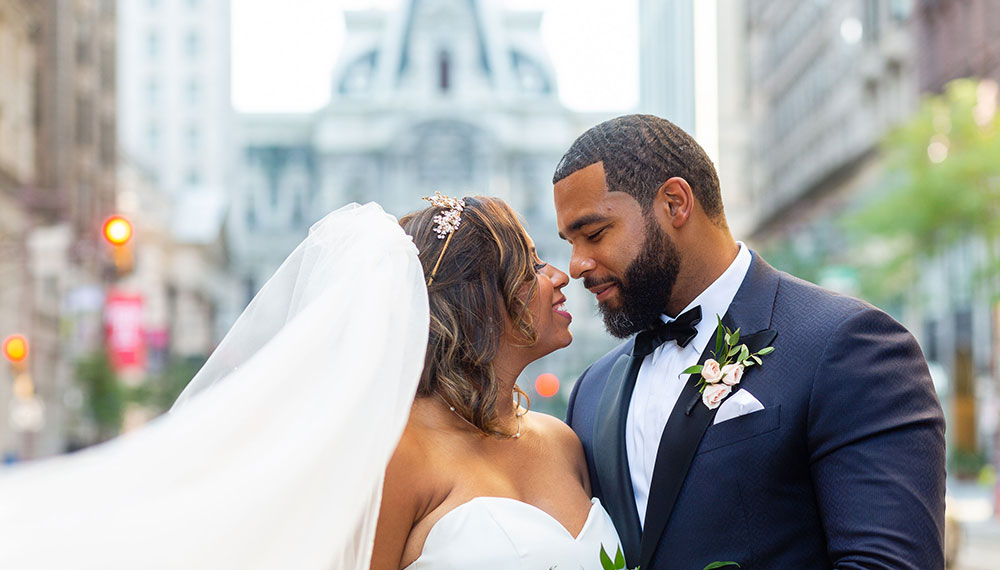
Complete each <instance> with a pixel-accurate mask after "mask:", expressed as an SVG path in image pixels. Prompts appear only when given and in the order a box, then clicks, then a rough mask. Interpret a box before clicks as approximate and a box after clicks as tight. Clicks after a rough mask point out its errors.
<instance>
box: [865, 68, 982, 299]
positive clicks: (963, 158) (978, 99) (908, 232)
mask: <svg viewBox="0 0 1000 570" xmlns="http://www.w3.org/2000/svg"><path fill="white" fill-rule="evenodd" d="M882 151H883V155H884V157H885V160H886V163H885V175H884V177H883V178H882V180H881V184H880V188H879V189H878V192H877V193H873V195H872V196H871V197H870V199H869V200H867V202H866V203H865V204H864V205H863V206H862V207H861V208H860V209H859V210H858V211H856V212H855V213H854V214H853V215H851V216H849V217H848V219H847V227H848V229H849V230H851V231H852V233H854V234H855V235H856V236H859V237H861V238H862V239H871V238H880V239H882V240H887V243H889V244H891V247H890V248H889V249H890V250H891V251H892V254H893V255H891V256H890V258H889V259H882V260H879V264H878V265H880V267H877V268H876V269H880V271H878V272H879V273H881V274H882V275H881V276H882V277H883V278H885V279H887V280H888V281H889V282H892V281H893V279H895V281H896V282H897V285H902V284H903V283H905V282H907V281H908V280H909V278H910V277H912V276H914V275H915V274H916V272H915V270H916V267H915V264H916V263H918V261H919V260H920V259H921V258H924V259H927V258H932V257H934V256H937V255H939V254H941V253H942V252H946V251H948V250H949V249H950V248H952V247H954V246H955V245H956V244H961V243H970V242H972V243H977V244H981V245H982V247H983V248H984V249H985V251H986V258H987V262H986V264H985V265H984V266H983V267H980V268H979V271H980V276H986V277H994V278H995V277H996V276H998V275H1000V265H998V256H997V242H998V237H1000V114H998V113H997V85H996V83H994V82H991V81H976V80H972V79H960V80H956V81H953V82H951V83H949V84H948V85H947V86H946V88H945V91H944V93H942V94H940V95H935V96H931V97H928V98H926V99H925V100H924V101H923V103H922V105H921V106H920V109H919V110H918V112H917V113H916V114H915V115H914V116H913V117H912V118H911V119H910V120H909V121H907V122H905V123H904V124H902V125H900V126H899V127H898V128H896V129H895V130H893V131H891V132H890V133H889V134H888V135H887V136H886V138H885V140H884V141H883V145H882Z"/></svg>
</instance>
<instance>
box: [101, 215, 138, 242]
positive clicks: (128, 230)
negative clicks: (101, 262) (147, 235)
mask: <svg viewBox="0 0 1000 570" xmlns="http://www.w3.org/2000/svg"><path fill="white" fill-rule="evenodd" d="M103 233H104V239H106V240H107V241H108V243H110V244H111V245H114V246H123V245H125V244H126V243H128V240H130V239H131V238H132V223H131V222H129V221H128V220H127V219H126V218H124V217H123V216H111V217H110V218H108V219H107V220H105V221H104V229H103Z"/></svg>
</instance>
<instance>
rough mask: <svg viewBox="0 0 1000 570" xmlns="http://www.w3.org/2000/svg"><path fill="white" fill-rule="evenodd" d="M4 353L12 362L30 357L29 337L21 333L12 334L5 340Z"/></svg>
mask: <svg viewBox="0 0 1000 570" xmlns="http://www.w3.org/2000/svg"><path fill="white" fill-rule="evenodd" d="M3 355H4V358H6V359H7V360H9V361H11V362H12V363H18V362H23V361H24V359H25V358H27V357H28V339H26V338H24V336H23V335H19V334H12V335H10V336H9V337H7V338H6V339H4V341H3Z"/></svg>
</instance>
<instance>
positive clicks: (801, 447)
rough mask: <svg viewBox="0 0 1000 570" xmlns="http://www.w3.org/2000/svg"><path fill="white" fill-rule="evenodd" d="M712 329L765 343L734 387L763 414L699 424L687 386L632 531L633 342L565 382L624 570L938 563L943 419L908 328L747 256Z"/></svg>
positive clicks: (707, 418) (703, 419)
mask: <svg viewBox="0 0 1000 570" xmlns="http://www.w3.org/2000/svg"><path fill="white" fill-rule="evenodd" d="M705 318H706V319H711V320H713V321H714V320H715V316H714V315H706V316H705ZM725 322H727V323H728V324H729V325H730V328H734V327H740V329H741V337H742V339H743V340H744V341H745V342H748V344H756V346H751V348H752V349H759V348H762V347H763V346H767V345H768V344H770V345H771V346H774V348H775V351H774V352H773V353H771V354H770V355H767V356H765V357H763V366H760V367H757V366H754V367H751V368H748V369H747V371H746V373H745V375H744V377H743V380H742V382H741V384H740V387H741V388H742V389H747V390H749V391H750V392H751V393H752V394H753V395H754V396H755V397H756V398H757V399H758V400H759V401H760V402H761V403H762V404H763V405H764V409H763V410H760V411H756V412H752V413H750V414H747V415H744V416H741V417H737V418H734V419H731V420H728V421H725V422H721V423H719V424H718V425H711V420H712V418H713V417H714V415H715V411H709V410H708V408H707V407H705V406H704V405H703V404H701V403H700V400H699V399H698V395H697V391H696V390H695V388H694V384H693V379H692V380H691V381H689V383H688V386H687V388H685V392H684V393H682V395H681V398H680V399H679V400H678V403H677V405H676V406H675V407H674V409H673V412H672V414H671V416H670V418H669V419H668V421H667V427H666V428H665V429H664V435H663V439H662V440H661V444H660V447H659V451H658V455H657V460H656V465H655V468H654V471H653V479H652V483H651V490H650V497H649V507H648V509H647V512H646V519H645V529H644V530H641V529H640V524H639V517H638V513H637V512H636V506H635V501H634V498H633V495H632V483H631V478H630V476H629V470H628V461H627V457H626V452H625V433H624V431H625V421H624V418H625V412H626V411H627V408H628V405H629V399H630V397H631V390H632V387H633V386H634V372H635V371H634V370H633V371H629V370H628V368H629V367H630V363H629V361H630V358H629V356H630V354H631V350H632V345H633V340H629V341H627V342H625V343H623V344H622V345H621V346H619V347H618V348H616V349H615V350H613V351H611V352H610V353H608V354H607V355H605V356H604V357H603V358H601V359H600V360H599V361H597V362H596V363H594V364H593V365H592V366H591V367H590V368H588V369H587V370H586V371H585V372H584V373H583V374H582V375H581V377H580V379H579V380H578V381H577V383H576V385H575V386H574V388H573V393H572V395H571V397H570V402H569V410H568V415H567V423H569V425H570V426H571V427H572V428H573V429H574V430H575V431H576V433H577V435H578V436H579V437H580V440H581V441H582V443H583V447H584V450H585V452H586V455H587V463H588V466H589V468H590V477H591V481H592V484H593V489H594V493H595V495H596V496H597V497H599V498H600V499H601V501H602V502H603V503H604V505H605V507H606V508H607V509H608V511H609V512H610V514H611V516H612V519H613V520H614V523H615V526H616V527H617V528H618V531H619V534H620V535H621V537H622V542H623V546H624V548H625V551H626V558H627V561H628V563H629V567H634V566H635V565H637V564H641V566H642V570H700V569H701V568H703V567H704V566H705V565H706V564H708V563H710V562H713V561H716V560H732V561H736V562H739V563H740V564H741V565H742V567H743V568H744V569H774V570H817V569H826V568H835V569H845V570H846V569H861V568H864V569H893V570H903V569H912V570H939V569H943V568H944V557H943V541H944V537H943V535H944V530H943V529H944V493H945V467H944V465H945V459H944V454H945V450H944V417H943V414H942V411H941V406H940V403H939V402H938V399H937V396H936V394H935V392H934V388H933V385H932V383H931V379H930V374H929V373H928V371H927V365H926V363H925V361H924V358H923V355H922V353H921V351H920V348H919V347H918V346H917V343H916V341H915V340H914V339H913V337H912V336H911V335H910V334H909V333H908V332H907V331H906V329H904V328H903V327H902V325H900V324H899V323H897V322H896V321H894V320H893V319H892V318H890V317H889V316H888V315H886V314H885V313H883V312H882V311H879V310H878V309H876V308H874V307H872V306H871V305H868V304H866V303H864V302H862V301H858V300H856V299H852V298H849V297H843V296H839V295H835V294H833V293H830V292H828V291H825V290H823V289H820V288H818V287H816V286H814V285H812V284H809V283H806V282H804V281H802V280H799V279H796V278H795V277H792V276H790V275H788V274H786V273H782V272H779V271H776V270H775V269H773V268H772V267H771V266H769V265H768V264H767V263H766V262H764V261H763V260H762V259H761V258H760V257H759V256H758V255H756V254H754V255H753V261H752V262H751V265H750V270H749V272H748V274H747V277H746V279H744V281H743V283H742V285H741V286H740V289H739V291H738V292H737V294H736V297H735V298H734V300H733V303H732V305H730V308H729V312H728V313H727V314H726V315H725ZM754 333H757V334H754ZM710 345H711V346H709V347H708V349H706V352H705V354H703V355H702V361H704V360H705V359H706V358H708V357H710V356H711V355H710V353H709V352H708V351H709V350H711V349H714V342H713V343H710ZM630 372H631V376H630ZM630 378H631V379H630Z"/></svg>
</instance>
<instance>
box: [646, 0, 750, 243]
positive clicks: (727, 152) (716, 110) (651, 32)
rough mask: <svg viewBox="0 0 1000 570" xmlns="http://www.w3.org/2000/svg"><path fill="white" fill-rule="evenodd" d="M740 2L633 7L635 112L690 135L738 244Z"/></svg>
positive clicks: (742, 79)
mask: <svg viewBox="0 0 1000 570" xmlns="http://www.w3.org/2000/svg"><path fill="white" fill-rule="evenodd" d="M746 10H747V3H746V1H745V0H698V1H695V0H639V108H638V112H640V113H649V114H652V115H656V116H658V117H663V118H665V119H668V120H670V121H671V122H673V123H674V124H676V125H677V126H679V127H681V128H682V129H684V130H685V131H687V132H689V133H691V134H692V135H694V137H695V139H696V140H697V141H698V143H699V144H700V145H701V146H702V147H703V148H704V149H705V152H706V153H708V155H709V157H711V159H712V161H713V162H714V163H715V168H716V170H717V171H718V173H719V183H720V185H721V186H722V188H723V201H724V204H725V209H726V218H727V220H728V222H729V225H730V227H731V228H732V230H733V233H734V235H736V236H737V237H738V238H739V239H743V238H744V237H745V234H746V233H747V231H749V229H750V227H749V224H750V222H751V217H752V214H753V209H752V207H751V204H749V203H748V197H747V186H748V184H747V183H746V181H747V179H748V177H747V174H748V172H747V165H746V158H747V146H748V144H749V135H750V131H749V128H750V123H749V119H750V115H749V114H748V113H747V105H748V94H747V90H746V82H747V72H748V71H747V70H748V61H747V58H746V50H747V32H746Z"/></svg>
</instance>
